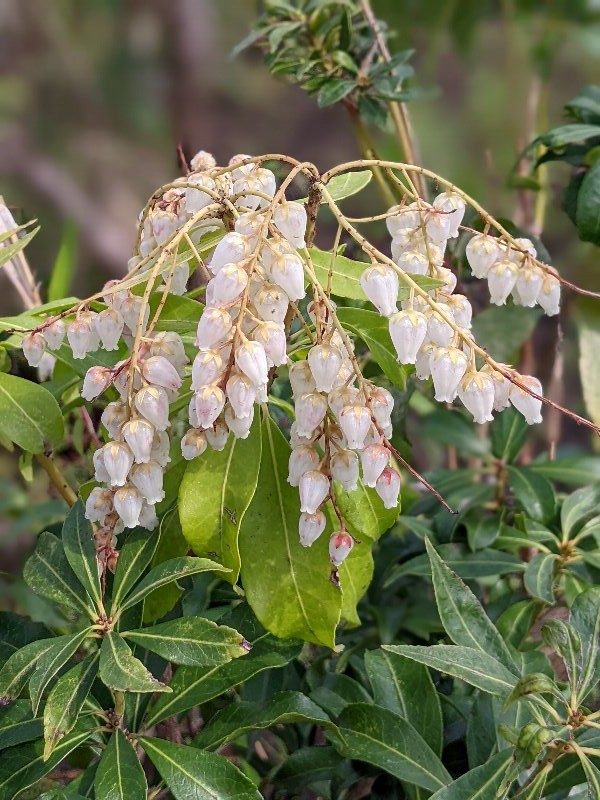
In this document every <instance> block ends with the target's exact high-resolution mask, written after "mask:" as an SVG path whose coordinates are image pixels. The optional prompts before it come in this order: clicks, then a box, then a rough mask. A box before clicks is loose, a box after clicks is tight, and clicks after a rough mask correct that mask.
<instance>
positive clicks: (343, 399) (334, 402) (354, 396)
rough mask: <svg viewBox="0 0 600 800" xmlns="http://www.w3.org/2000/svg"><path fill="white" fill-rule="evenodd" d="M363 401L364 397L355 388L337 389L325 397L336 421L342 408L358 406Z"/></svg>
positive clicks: (344, 387)
mask: <svg viewBox="0 0 600 800" xmlns="http://www.w3.org/2000/svg"><path fill="white" fill-rule="evenodd" d="M363 400H364V395H361V394H360V393H359V391H358V389H357V388H356V386H343V387H340V388H339V389H333V390H332V391H331V392H329V395H328V397H327V402H328V403H329V408H330V409H331V410H332V411H333V414H334V415H335V418H336V419H338V420H339V418H340V414H341V413H342V409H343V408H344V406H353V405H355V404H356V405H360V404H361V403H362V402H363ZM363 404H364V403H363Z"/></svg>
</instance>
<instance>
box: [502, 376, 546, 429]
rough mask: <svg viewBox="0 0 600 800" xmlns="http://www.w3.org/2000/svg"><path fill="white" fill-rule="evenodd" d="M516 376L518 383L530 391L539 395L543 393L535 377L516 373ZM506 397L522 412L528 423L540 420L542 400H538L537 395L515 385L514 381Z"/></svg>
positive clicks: (531, 423) (533, 423)
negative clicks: (534, 395) (532, 394)
mask: <svg viewBox="0 0 600 800" xmlns="http://www.w3.org/2000/svg"><path fill="white" fill-rule="evenodd" d="M516 378H517V379H518V381H519V383H522V384H523V385H524V386H526V387H527V388H528V389H531V391H532V392H535V393H536V394H539V395H540V396H541V395H543V393H544V390H543V389H542V384H541V383H540V382H539V380H538V379H537V378H534V377H532V376H531V375H517V376H516ZM508 397H509V400H510V402H511V403H512V404H513V406H514V407H515V408H516V409H517V411H519V412H520V413H521V414H523V416H524V417H525V419H526V420H527V424H528V425H536V424H537V423H538V422H541V421H542V401H541V400H538V399H537V397H532V396H531V395H530V394H529V393H528V392H526V391H525V390H524V389H521V388H520V387H519V386H515V384H514V383H511V385H510V389H509V393H508Z"/></svg>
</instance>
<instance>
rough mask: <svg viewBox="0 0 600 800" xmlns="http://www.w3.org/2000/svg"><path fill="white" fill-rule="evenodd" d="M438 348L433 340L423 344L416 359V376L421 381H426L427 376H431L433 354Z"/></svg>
mask: <svg viewBox="0 0 600 800" xmlns="http://www.w3.org/2000/svg"><path fill="white" fill-rule="evenodd" d="M436 349H437V348H436V346H435V345H434V344H432V343H431V342H427V343H425V344H422V345H421V347H420V349H419V352H418V353H417V357H416V359H415V376H416V377H417V378H418V379H419V380H420V381H426V380H427V378H430V377H431V356H432V355H433V351H434V350H436Z"/></svg>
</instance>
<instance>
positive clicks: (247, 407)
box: [225, 371, 256, 417]
mask: <svg viewBox="0 0 600 800" xmlns="http://www.w3.org/2000/svg"><path fill="white" fill-rule="evenodd" d="M225 391H226V393H227V399H228V400H229V403H230V405H231V407H232V409H233V411H234V413H235V416H236V417H248V416H250V414H251V412H252V408H253V406H254V402H255V400H256V386H255V385H254V384H253V383H252V381H251V380H250V378H248V377H247V376H246V375H242V373H240V372H233V371H232V373H231V375H230V376H229V379H228V381H227V384H226V386H225Z"/></svg>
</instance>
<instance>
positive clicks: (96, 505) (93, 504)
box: [85, 486, 113, 524]
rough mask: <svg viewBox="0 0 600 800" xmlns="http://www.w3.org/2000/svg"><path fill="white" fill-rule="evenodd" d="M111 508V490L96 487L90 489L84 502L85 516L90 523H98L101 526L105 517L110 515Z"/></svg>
mask: <svg viewBox="0 0 600 800" xmlns="http://www.w3.org/2000/svg"><path fill="white" fill-rule="evenodd" d="M112 508H113V502H112V492H111V490H110V489H104V488H102V487H101V486H96V487H94V488H93V489H92V491H91V492H90V494H89V496H88V499H87V500H86V501H85V516H86V518H87V519H89V521H90V522H99V523H101V524H102V523H103V522H104V519H105V517H106V515H107V514H110V512H111V511H112Z"/></svg>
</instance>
